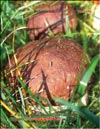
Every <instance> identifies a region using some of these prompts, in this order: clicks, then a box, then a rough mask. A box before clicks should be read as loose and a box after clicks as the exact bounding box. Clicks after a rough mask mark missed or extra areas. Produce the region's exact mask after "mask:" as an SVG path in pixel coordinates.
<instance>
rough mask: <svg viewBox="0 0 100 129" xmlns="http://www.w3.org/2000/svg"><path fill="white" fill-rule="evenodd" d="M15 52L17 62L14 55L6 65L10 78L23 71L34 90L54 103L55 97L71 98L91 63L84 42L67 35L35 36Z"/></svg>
mask: <svg viewBox="0 0 100 129" xmlns="http://www.w3.org/2000/svg"><path fill="white" fill-rule="evenodd" d="M15 55H16V59H17V64H16V63H15V59H14V56H13V57H12V58H11V60H10V61H11V66H9V64H8V65H7V67H6V69H7V72H8V73H9V78H10V81H11V80H13V79H16V77H17V76H18V75H19V74H18V73H19V71H20V75H21V76H22V78H23V81H24V82H25V83H26V84H27V86H28V87H29V88H30V89H31V91H32V92H33V93H34V94H35V95H37V96H42V97H44V98H46V99H47V100H49V102H50V103H51V104H52V105H56V103H55V101H54V97H59V98H62V99H65V100H70V98H71V95H72V93H73V90H74V88H75V85H76V84H77V82H78V79H79V75H80V78H81V77H82V75H83V74H84V72H85V70H86V68H87V66H88V63H87V60H86V59H85V58H83V57H84V55H83V48H82V46H81V45H80V44H79V43H77V42H76V41H73V40H72V39H67V38H45V39H42V40H36V41H33V42H31V43H28V44H27V45H25V46H23V47H21V48H19V49H18V50H17V51H16V53H15ZM82 62H84V63H82ZM83 64H84V65H83ZM10 71H12V73H13V75H14V77H12V76H11V75H10ZM80 71H81V74H80ZM41 102H42V103H43V104H45V102H44V101H43V100H41Z"/></svg>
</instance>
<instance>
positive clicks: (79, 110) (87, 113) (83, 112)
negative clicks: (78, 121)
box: [55, 98, 99, 126]
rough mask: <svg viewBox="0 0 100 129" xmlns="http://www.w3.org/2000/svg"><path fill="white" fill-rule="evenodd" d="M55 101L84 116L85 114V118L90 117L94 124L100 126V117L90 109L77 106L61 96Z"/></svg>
mask: <svg viewBox="0 0 100 129" xmlns="http://www.w3.org/2000/svg"><path fill="white" fill-rule="evenodd" d="M55 101H56V102H58V103H60V104H63V105H66V106H67V107H68V108H69V109H70V110H72V111H75V112H77V113H78V114H80V115H82V116H85V118H87V119H89V120H90V121H92V122H93V123H94V124H96V125H97V126H99V117H98V116H96V115H94V114H93V113H91V112H90V111H89V110H88V109H85V108H81V107H78V106H75V105H74V104H72V103H70V102H68V101H65V100H62V99H59V98H56V99H55Z"/></svg>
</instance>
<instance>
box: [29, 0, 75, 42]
mask: <svg viewBox="0 0 100 129" xmlns="http://www.w3.org/2000/svg"><path fill="white" fill-rule="evenodd" d="M35 11H36V12H37V13H36V14H35V15H34V16H32V17H30V18H29V19H28V21H27V27H28V34H29V37H30V38H31V39H32V40H33V39H41V38H44V37H49V36H50V34H52V33H53V34H55V35H56V34H62V33H65V32H66V30H67V28H68V27H70V28H71V30H72V31H73V30H74V29H75V28H76V25H77V18H76V14H75V11H74V9H73V8H72V6H71V5H69V4H67V3H66V2H64V1H59V2H56V3H55V4H53V5H52V2H47V3H46V4H42V5H39V6H37V7H36V8H35V10H34V12H35Z"/></svg>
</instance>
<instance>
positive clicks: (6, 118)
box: [0, 0, 100, 129]
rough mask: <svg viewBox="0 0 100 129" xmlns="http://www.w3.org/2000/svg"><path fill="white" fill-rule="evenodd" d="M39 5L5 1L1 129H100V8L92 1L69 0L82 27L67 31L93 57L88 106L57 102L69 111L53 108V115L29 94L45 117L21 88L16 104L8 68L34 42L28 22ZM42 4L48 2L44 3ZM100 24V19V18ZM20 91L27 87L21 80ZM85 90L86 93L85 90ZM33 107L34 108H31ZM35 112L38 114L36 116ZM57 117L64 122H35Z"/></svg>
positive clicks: (26, 0) (27, 0)
mask: <svg viewBox="0 0 100 129" xmlns="http://www.w3.org/2000/svg"><path fill="white" fill-rule="evenodd" d="M38 2H39V1H31V0H23V1H21V0H20V1H17V0H16V1H12V0H5V1H4V0H1V3H0V4H1V39H0V41H1V44H0V52H1V53H0V62H1V67H0V73H1V100H0V110H1V123H0V124H1V125H0V126H1V128H13V129H16V128H59V129H60V128H81V129H82V128H99V126H100V125H99V117H100V105H99V103H100V92H99V90H100V88H99V71H98V69H99V63H98V62H99V55H98V54H99V52H100V51H99V45H100V30H98V28H99V27H100V26H98V27H97V29H94V28H93V18H94V17H95V16H94V15H95V14H94V12H95V9H96V7H97V6H98V4H96V3H95V2H94V3H92V2H91V1H82V0H79V1H70V0H66V2H68V3H69V4H72V6H73V8H74V9H75V11H76V14H77V17H78V26H77V28H76V30H75V32H73V33H71V32H70V31H67V32H66V34H65V35H63V36H65V37H71V38H73V39H75V40H76V41H78V42H79V43H80V44H81V45H82V46H83V47H84V50H85V52H86V53H89V55H90V57H91V59H88V60H89V64H90V65H89V68H88V70H87V72H86V74H85V75H84V77H83V78H82V79H83V82H84V83H86V84H88V82H89V80H90V78H91V77H92V76H93V79H92V83H91V88H90V90H89V95H88V100H89V102H88V104H87V105H86V106H83V105H81V104H80V103H79V101H78V104H77V105H75V103H76V102H75V101H74V102H67V101H63V100H61V99H57V100H56V101H58V102H59V103H61V104H62V105H64V106H65V107H68V109H66V110H64V109H62V110H61V111H59V112H57V111H55V112H54V113H52V110H53V109H52V108H51V106H50V107H49V112H47V111H46V108H45V107H44V106H43V105H42V104H41V103H40V102H39V100H38V99H37V98H36V97H35V96H34V95H33V94H32V93H31V91H30V90H29V91H28V93H29V95H30V96H31V97H33V98H34V99H35V100H36V101H37V103H38V104H39V106H40V110H43V111H44V112H45V113H44V114H43V113H42V114H41V112H40V111H39V112H38V111H35V109H34V111H32V110H31V109H30V105H31V104H30V103H29V102H28V101H26V100H27V97H28V96H27V97H26V98H24V97H23V93H22V92H21V88H19V89H18V91H17V92H19V95H20V101H18V100H16V98H15V96H14V95H13V94H12V90H11V89H12V88H11V84H10V82H9V81H8V79H7V74H6V71H5V66H6V64H7V62H8V61H9V57H11V56H12V55H13V53H14V52H15V50H16V49H17V48H19V47H21V46H23V45H25V44H27V43H28V42H29V41H30V39H29V37H28V35H27V30H26V21H27V19H28V18H29V17H30V16H32V15H33V12H34V11H33V10H34V7H35V4H38ZM40 2H41V3H45V2H47V1H46V0H45V1H42V0H40ZM99 20H100V17H99ZM19 85H20V87H24V86H25V84H24V83H23V82H22V81H21V80H20V79H19ZM79 87H80V89H81V90H83V93H84V89H85V88H86V87H85V86H84V85H83V86H82V85H81V84H80V85H79ZM82 88H83V89H82ZM31 106H32V105H31ZM34 112H35V113H34ZM51 116H56V117H57V118H60V121H58V122H57V121H56V120H53V121H44V122H42V121H34V120H33V118H41V117H46V118H48V117H51Z"/></svg>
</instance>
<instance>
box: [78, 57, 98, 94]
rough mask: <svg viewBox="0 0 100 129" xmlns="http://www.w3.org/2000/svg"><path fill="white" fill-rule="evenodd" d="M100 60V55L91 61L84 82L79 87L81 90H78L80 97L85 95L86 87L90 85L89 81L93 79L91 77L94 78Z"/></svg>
mask: <svg viewBox="0 0 100 129" xmlns="http://www.w3.org/2000/svg"><path fill="white" fill-rule="evenodd" d="M99 60H100V56H99V55H97V56H95V57H94V58H93V59H92V61H91V63H90V65H89V67H88V69H87V71H86V73H85V74H84V76H83V78H82V80H81V81H80V85H79V89H78V93H79V95H80V96H83V95H84V93H85V90H86V87H87V85H88V82H89V80H90V78H91V76H92V74H93V72H94V70H95V68H96V66H97V64H98V62H99Z"/></svg>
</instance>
